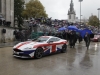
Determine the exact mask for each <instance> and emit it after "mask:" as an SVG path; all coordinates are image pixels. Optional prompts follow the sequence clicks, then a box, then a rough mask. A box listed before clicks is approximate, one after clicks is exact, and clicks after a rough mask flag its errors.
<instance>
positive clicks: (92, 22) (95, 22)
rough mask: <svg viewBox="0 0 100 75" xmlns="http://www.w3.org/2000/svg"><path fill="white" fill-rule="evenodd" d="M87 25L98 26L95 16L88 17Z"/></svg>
mask: <svg viewBox="0 0 100 75" xmlns="http://www.w3.org/2000/svg"><path fill="white" fill-rule="evenodd" d="M89 25H92V26H98V25H99V19H98V18H97V16H96V15H92V16H90V17H89Z"/></svg>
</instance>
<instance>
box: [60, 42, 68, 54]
mask: <svg viewBox="0 0 100 75" xmlns="http://www.w3.org/2000/svg"><path fill="white" fill-rule="evenodd" d="M66 51H67V45H66V44H64V45H63V46H62V50H61V52H62V53H65V52H66Z"/></svg>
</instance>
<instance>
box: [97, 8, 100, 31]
mask: <svg viewBox="0 0 100 75" xmlns="http://www.w3.org/2000/svg"><path fill="white" fill-rule="evenodd" d="M97 10H98V30H99V10H100V8H98V9H97Z"/></svg>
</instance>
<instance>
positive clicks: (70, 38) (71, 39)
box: [69, 31, 77, 48]
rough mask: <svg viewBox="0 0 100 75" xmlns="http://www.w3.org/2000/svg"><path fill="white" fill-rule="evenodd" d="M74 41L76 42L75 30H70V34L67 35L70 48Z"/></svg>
mask: <svg viewBox="0 0 100 75" xmlns="http://www.w3.org/2000/svg"><path fill="white" fill-rule="evenodd" d="M76 42H77V36H76V32H75V31H71V32H70V35H69V44H70V48H72V47H73V48H74V46H75V43H76Z"/></svg>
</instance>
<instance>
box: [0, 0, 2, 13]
mask: <svg viewBox="0 0 100 75" xmlns="http://www.w3.org/2000/svg"><path fill="white" fill-rule="evenodd" d="M1 3H2V2H1V0H0V13H1V10H2V9H1V8H2V4H1Z"/></svg>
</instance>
